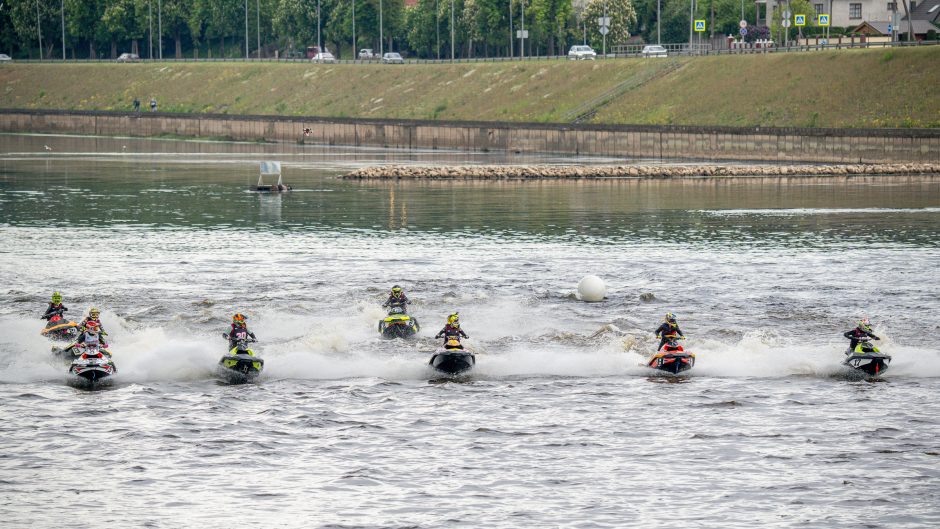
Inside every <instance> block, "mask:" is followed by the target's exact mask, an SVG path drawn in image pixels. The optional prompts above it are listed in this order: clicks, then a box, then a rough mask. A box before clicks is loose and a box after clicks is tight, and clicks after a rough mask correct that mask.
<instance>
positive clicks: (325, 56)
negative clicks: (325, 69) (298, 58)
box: [310, 51, 336, 63]
mask: <svg viewBox="0 0 940 529" xmlns="http://www.w3.org/2000/svg"><path fill="white" fill-rule="evenodd" d="M310 60H311V61H313V62H318V63H334V62H336V57H333V54H332V53H330V52H328V51H324V52H323V53H318V54H316V55H314V56H313V58H312V59H310Z"/></svg>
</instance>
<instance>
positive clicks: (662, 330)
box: [656, 312, 685, 351]
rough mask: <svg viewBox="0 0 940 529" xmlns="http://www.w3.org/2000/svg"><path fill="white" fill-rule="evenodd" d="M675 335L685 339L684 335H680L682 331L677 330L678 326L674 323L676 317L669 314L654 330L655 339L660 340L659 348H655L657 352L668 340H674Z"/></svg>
mask: <svg viewBox="0 0 940 529" xmlns="http://www.w3.org/2000/svg"><path fill="white" fill-rule="evenodd" d="M676 335H679V336H682V337H683V338H685V335H684V334H682V331H681V330H679V324H678V323H677V322H676V315H675V314H673V313H671V312H669V313H667V314H666V319H665V321H664V322H663V324H662V325H660V326H659V328H658V329H656V337H657V338H660V341H659V347H657V348H656V350H657V351H659V350H660V349H662V348H663V346H664V345H666V342H668V341H669V340H670V339H671V340H675V339H676Z"/></svg>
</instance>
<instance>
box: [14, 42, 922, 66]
mask: <svg viewBox="0 0 940 529" xmlns="http://www.w3.org/2000/svg"><path fill="white" fill-rule="evenodd" d="M938 45H940V40H927V41H923V40H919V41H914V42H855V43H837V44H813V45H802V46H795V45H791V46H772V47H767V48H734V49H730V48H723V49H714V48H711V47H710V45H707V44H702V45H693V47H692V48H691V49H689V48H688V44H673V45H669V46H673V47H674V48H671V49H670V48H667V53H668V55H667V56H668V57H705V56H709V55H750V54H760V53H801V52H809V51H823V50H850V49H871V48H908V47H921V46H938ZM663 46H666V45H663ZM642 47H643V46H639V45H637V46H635V48H636V49H639V51H632V48H634V46H633V45H631V51H630V52H625V53H608V54H607V55H606V56H605V55H600V54H598V55H597V59H598V60H604V59H628V58H640V57H644V55H643V52H642ZM683 47H684V48H683ZM562 59H569V57H568V56H567V55H537V56H531V57H474V58H457V59H404V62H403V63H399V64H454V63H481V62H526V61H556V60H562ZM571 60H574V59H573V58H572V59H571ZM10 62H12V63H15V64H19V63H27V64H86V63H115V62H118V61H117V60H116V59H66V60H64V61H63V60H62V59H45V60H39V59H15V60H13V61H10ZM127 62H133V63H171V64H172V63H203V62H204V63H213V62H222V63H276V64H281V63H283V64H306V63H311V62H314V61H313V60H311V59H305V58H291V59H285V58H277V59H275V58H273V57H270V58H257V57H251V58H247V59H246V58H244V57H241V58H185V57H184V58H179V59H177V58H168V57H164V58H163V59H140V60H138V61H127ZM2 64H4V63H0V65H2ZM324 64H384V63H383V62H382V60H381V59H371V60H359V59H337V60H335V61H332V62H330V63H324Z"/></svg>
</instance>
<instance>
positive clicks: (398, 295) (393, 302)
mask: <svg viewBox="0 0 940 529" xmlns="http://www.w3.org/2000/svg"><path fill="white" fill-rule="evenodd" d="M410 304H411V300H410V299H408V296H406V295H405V291H404V290H402V289H401V287H400V286H398V285H395V286H393V287H392V292H391V294H389V296H388V299H387V300H386V301H385V303H382V306H383V307H389V308H395V307H401V311H402V314H404V313H405V312H406V311H407V307H406V305H410Z"/></svg>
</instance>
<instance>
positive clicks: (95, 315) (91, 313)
mask: <svg viewBox="0 0 940 529" xmlns="http://www.w3.org/2000/svg"><path fill="white" fill-rule="evenodd" d="M88 316H89V317H90V318H91V319H94V320H97V319H98V316H101V311H100V310H98V309H96V308H95V307H92V308H90V309H88Z"/></svg>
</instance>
